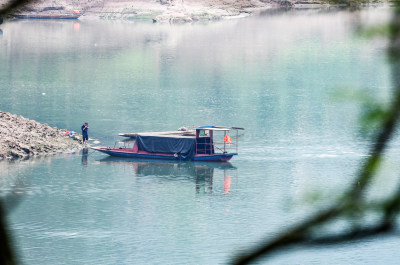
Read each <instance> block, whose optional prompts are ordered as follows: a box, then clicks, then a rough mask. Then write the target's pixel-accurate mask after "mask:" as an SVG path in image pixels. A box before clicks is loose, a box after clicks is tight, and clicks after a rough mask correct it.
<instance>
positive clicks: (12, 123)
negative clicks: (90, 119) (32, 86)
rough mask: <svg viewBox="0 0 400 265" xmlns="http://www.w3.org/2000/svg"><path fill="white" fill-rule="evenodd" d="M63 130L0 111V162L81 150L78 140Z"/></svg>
mask: <svg viewBox="0 0 400 265" xmlns="http://www.w3.org/2000/svg"><path fill="white" fill-rule="evenodd" d="M66 132H67V130H63V129H58V128H54V127H51V126H49V125H47V124H41V123H39V122H37V121H34V120H30V119H27V118H24V117H22V116H17V115H14V114H11V113H7V112H2V111H0V160H5V159H9V160H11V159H20V158H28V157H31V156H38V155H45V154H56V153H61V152H72V151H76V150H79V149H81V148H82V141H81V140H80V139H81V137H80V136H78V137H76V138H71V137H69V136H68V135H65V133H66Z"/></svg>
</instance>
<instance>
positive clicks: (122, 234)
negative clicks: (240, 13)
mask: <svg viewBox="0 0 400 265" xmlns="http://www.w3.org/2000/svg"><path fill="white" fill-rule="evenodd" d="M388 15H389V13H388V10H387V9H382V8H379V9H377V8H371V9H368V10H363V11H362V12H355V13H349V12H345V11H334V12H326V11H323V12H321V11H317V10H312V11H293V12H288V13H268V14H265V15H263V16H260V17H251V18H246V19H240V20H231V21H221V22H215V23H210V24H193V25H159V24H151V23H146V22H134V21H85V20H82V21H13V22H9V23H6V24H3V25H1V29H2V31H3V34H2V35H0V60H1V62H2V63H1V64H0V95H1V97H0V109H1V110H2V111H8V112H12V113H16V114H18V115H23V116H24V117H28V118H30V119H35V120H37V121H39V122H43V123H48V124H50V125H52V126H57V127H60V128H67V129H69V130H75V131H79V128H80V125H81V124H82V123H83V122H85V121H87V122H89V126H90V137H91V138H93V139H97V140H99V141H100V142H102V144H105V145H113V144H114V142H115V141H117V140H118V133H120V132H134V131H153V130H175V129H177V128H179V127H181V126H183V125H232V126H242V127H245V128H246V130H245V133H244V134H243V135H241V137H240V150H239V153H240V154H239V156H237V157H235V158H234V159H233V160H232V161H231V162H230V163H227V164H197V163H166V162H163V161H153V162H151V161H150V162H149V161H132V160H120V159H119V160H118V159H110V158H108V157H107V156H104V155H102V154H98V153H93V152H92V151H88V152H86V153H85V152H83V153H79V154H65V155H61V156H57V157H49V158H41V159H36V160H28V161H23V162H16V163H9V164H6V163H2V164H0V167H1V173H0V176H1V186H0V192H1V194H2V195H3V196H4V197H5V198H6V206H7V209H8V210H9V215H8V219H9V223H10V228H11V230H12V233H13V235H14V241H15V245H16V248H17V250H18V253H19V258H20V260H21V263H22V264H226V263H228V261H229V260H230V259H231V258H232V257H233V256H234V255H236V254H237V253H238V251H241V250H244V249H246V247H248V246H252V245H254V244H256V243H257V242H259V241H260V240H262V239H264V238H268V237H272V236H273V235H275V234H276V233H277V232H278V231H279V230H281V229H284V228H285V227H288V226H289V225H290V224H294V223H296V222H298V221H301V220H302V218H303V217H304V216H306V215H308V214H311V213H312V212H313V211H315V209H317V208H318V206H323V205H326V204H327V203H329V202H330V201H332V199H334V198H336V197H337V196H339V195H340V194H341V192H343V190H344V187H345V185H346V184H347V183H349V182H350V181H351V180H352V178H353V177H354V176H355V174H356V171H357V168H358V166H359V164H360V161H362V159H363V158H364V157H365V156H366V154H367V143H368V138H365V137H364V136H363V135H362V134H361V132H360V131H361V126H360V123H359V118H360V115H361V113H362V112H363V108H362V105H361V103H360V102H359V101H357V100H356V99H354V98H356V97H354V95H359V94H360V93H361V94H364V95H368V96H370V97H371V98H373V99H374V100H376V101H379V102H387V101H389V100H390V95H391V89H392V85H391V82H390V68H389V65H388V64H387V63H386V57H385V49H386V42H385V40H384V39H379V38H377V39H365V38H363V37H362V36H360V35H357V34H356V31H357V29H359V26H360V21H361V23H362V24H367V25H374V24H380V23H384V22H385V21H387V20H388V19H389V16H388ZM344 90H345V91H347V95H350V96H346V97H338V96H335V95H337V94H341V93H338V92H339V91H344ZM342 94H343V93H342ZM352 95H353V96H352ZM351 98H353V99H351ZM399 142H400V141H399V139H398V137H396V139H395V140H394V141H393V144H392V148H391V149H390V152H388V153H387V159H386V160H385V164H384V167H383V169H382V172H383V173H384V174H381V175H382V176H380V178H381V180H382V181H380V182H379V183H378V185H376V188H375V189H376V193H375V194H376V195H375V196H378V197H379V196H381V195H382V194H387V193H388V192H390V191H391V190H392V187H393V186H394V185H392V184H391V183H393V181H394V179H395V178H396V177H397V176H396V175H395V173H393V172H395V171H396V170H399V164H398V163H397V161H398V156H399V154H400V151H399V150H400V144H399ZM315 196H319V197H322V199H320V200H318V201H317V202H314V203H311V202H310V198H313V197H315ZM399 243H400V241H399V239H398V238H391V237H387V238H379V239H371V240H369V241H363V242H360V243H356V244H352V245H340V246H335V247H328V248H318V249H298V250H293V251H289V252H285V253H284V254H282V255H277V256H275V257H274V258H273V259H270V260H268V261H264V262H265V263H269V264H395V263H396V262H397V261H398V260H400V254H399V252H398V251H397V248H398V244H399Z"/></svg>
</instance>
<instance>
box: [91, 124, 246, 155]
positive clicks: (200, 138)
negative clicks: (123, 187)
mask: <svg viewBox="0 0 400 265" xmlns="http://www.w3.org/2000/svg"><path fill="white" fill-rule="evenodd" d="M239 130H244V128H241V127H223V126H201V127H197V128H196V129H195V134H194V135H193V134H174V133H167V132H165V133H160V132H156V133H137V134H135V141H134V142H133V146H132V147H130V146H129V145H128V146H127V145H126V142H125V144H124V146H119V147H118V146H114V147H102V146H99V147H91V148H92V149H94V150H97V151H100V152H102V153H105V154H108V155H111V156H117V157H130V158H143V159H167V160H189V161H218V162H221V161H228V160H230V159H231V158H232V157H233V156H235V155H237V154H238V131H239Z"/></svg>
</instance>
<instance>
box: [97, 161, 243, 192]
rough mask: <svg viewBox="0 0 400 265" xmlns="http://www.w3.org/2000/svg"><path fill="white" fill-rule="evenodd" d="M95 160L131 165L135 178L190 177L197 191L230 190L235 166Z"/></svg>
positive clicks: (219, 163)
mask: <svg viewBox="0 0 400 265" xmlns="http://www.w3.org/2000/svg"><path fill="white" fill-rule="evenodd" d="M97 162H98V163H101V164H103V163H105V164H115V165H121V166H128V167H131V168H132V169H133V172H134V174H135V176H136V177H144V176H156V177H163V178H164V179H170V180H171V181H172V180H179V181H187V180H193V181H194V183H195V190H196V193H213V192H214V191H218V192H219V191H221V192H223V193H225V194H226V193H229V192H230V191H231V184H232V179H233V178H234V179H237V168H236V167H234V166H233V165H232V164H231V163H229V162H218V163H217V162H170V161H165V160H154V159H152V160H143V159H126V158H118V157H106V158H103V159H101V160H97Z"/></svg>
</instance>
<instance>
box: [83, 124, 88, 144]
mask: <svg viewBox="0 0 400 265" xmlns="http://www.w3.org/2000/svg"><path fill="white" fill-rule="evenodd" d="M82 140H83V142H85V141H87V140H89V136H88V127H87V126H86V127H85V125H82Z"/></svg>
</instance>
